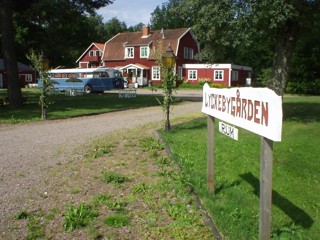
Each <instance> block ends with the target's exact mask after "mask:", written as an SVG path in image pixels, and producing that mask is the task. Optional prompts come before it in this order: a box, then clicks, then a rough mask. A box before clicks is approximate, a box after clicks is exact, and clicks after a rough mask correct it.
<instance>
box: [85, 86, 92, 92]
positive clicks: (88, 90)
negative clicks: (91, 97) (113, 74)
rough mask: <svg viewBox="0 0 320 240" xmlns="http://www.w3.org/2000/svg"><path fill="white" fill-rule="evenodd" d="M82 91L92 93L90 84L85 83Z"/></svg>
mask: <svg viewBox="0 0 320 240" xmlns="http://www.w3.org/2000/svg"><path fill="white" fill-rule="evenodd" d="M84 92H85V93H92V92H93V91H92V87H91V85H85V86H84Z"/></svg>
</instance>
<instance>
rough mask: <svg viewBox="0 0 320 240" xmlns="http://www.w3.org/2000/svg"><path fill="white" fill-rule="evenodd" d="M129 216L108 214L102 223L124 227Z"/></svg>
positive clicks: (127, 223)
mask: <svg viewBox="0 0 320 240" xmlns="http://www.w3.org/2000/svg"><path fill="white" fill-rule="evenodd" d="M129 221H130V217H129V216H125V215H110V216H107V217H106V218H105V219H104V223H105V224H106V225H108V226H110V227H124V226H127V225H129Z"/></svg>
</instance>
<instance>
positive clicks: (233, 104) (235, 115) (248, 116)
mask: <svg viewBox="0 0 320 240" xmlns="http://www.w3.org/2000/svg"><path fill="white" fill-rule="evenodd" d="M202 112H204V113H206V114H208V115H210V116H213V117H216V118H219V119H221V120H223V121H226V122H229V123H231V124H234V125H236V126H239V127H242V128H244V129H247V130H249V131H251V132H254V133H256V134H259V135H261V136H264V137H266V138H268V139H270V140H273V141H281V130H282V98H281V96H278V95H277V94H275V93H274V91H272V90H270V89H268V88H251V87H244V88H231V89H218V88H210V87H209V85H208V84H205V85H204V87H203V103H202Z"/></svg>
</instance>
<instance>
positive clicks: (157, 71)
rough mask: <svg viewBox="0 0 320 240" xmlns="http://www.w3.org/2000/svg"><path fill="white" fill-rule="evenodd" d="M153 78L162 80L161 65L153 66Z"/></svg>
mask: <svg viewBox="0 0 320 240" xmlns="http://www.w3.org/2000/svg"><path fill="white" fill-rule="evenodd" d="M152 80H160V67H158V66H157V67H152Z"/></svg>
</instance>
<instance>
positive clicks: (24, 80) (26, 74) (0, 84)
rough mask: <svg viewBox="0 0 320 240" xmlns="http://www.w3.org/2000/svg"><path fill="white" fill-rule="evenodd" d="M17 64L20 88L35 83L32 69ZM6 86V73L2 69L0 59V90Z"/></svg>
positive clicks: (2, 63) (34, 72) (2, 65)
mask: <svg viewBox="0 0 320 240" xmlns="http://www.w3.org/2000/svg"><path fill="white" fill-rule="evenodd" d="M17 64H18V72H19V79H20V82H21V87H25V86H26V85H28V84H32V83H36V71H35V70H34V69H33V68H32V67H30V66H28V65H26V64H23V63H21V62H18V63H17ZM7 86H8V81H7V72H6V69H5V68H4V61H3V59H0V88H7Z"/></svg>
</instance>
